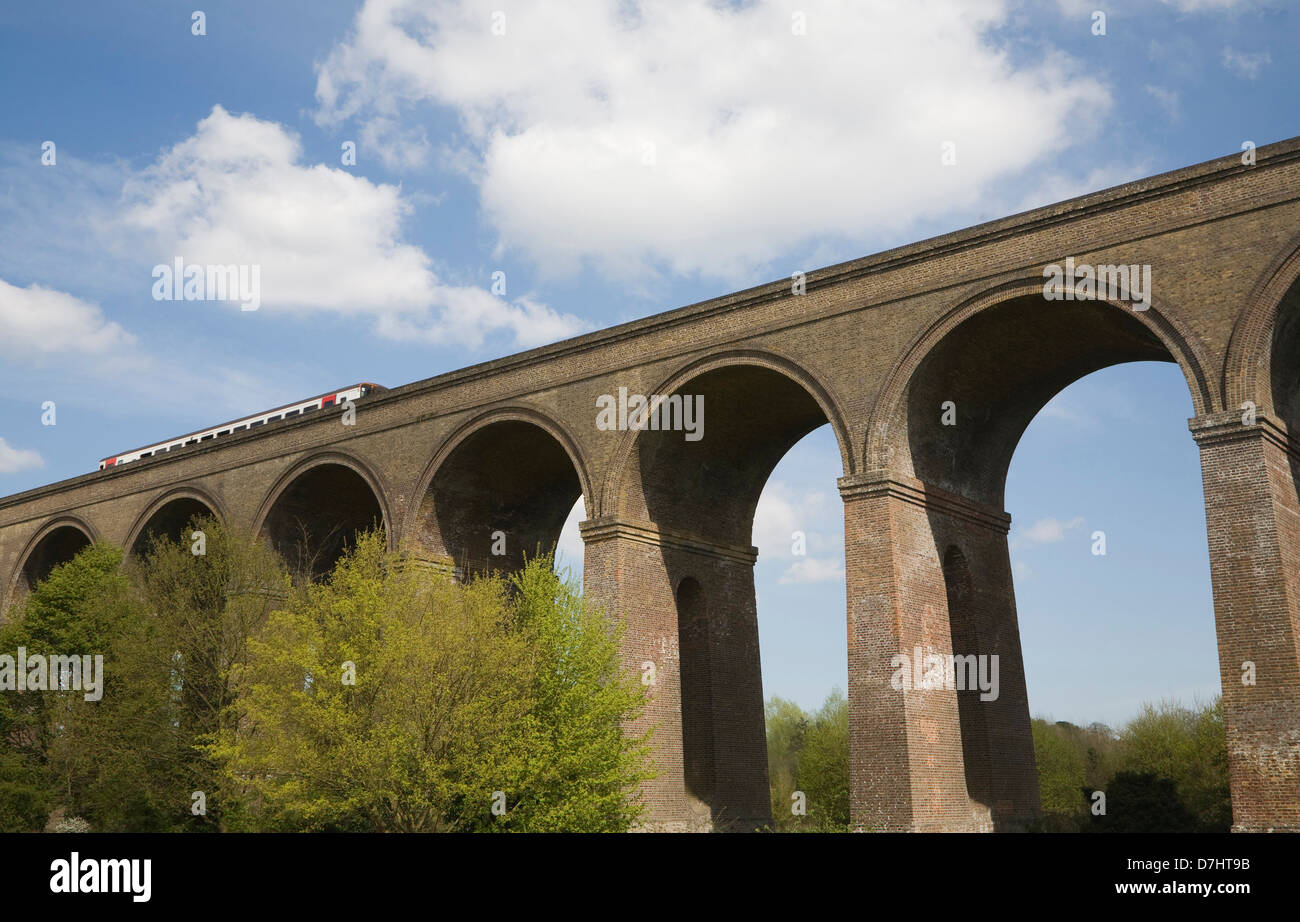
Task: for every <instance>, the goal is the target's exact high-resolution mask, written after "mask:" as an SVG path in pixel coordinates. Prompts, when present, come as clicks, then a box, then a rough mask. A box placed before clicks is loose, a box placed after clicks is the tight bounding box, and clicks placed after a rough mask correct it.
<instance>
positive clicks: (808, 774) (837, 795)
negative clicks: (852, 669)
mask: <svg viewBox="0 0 1300 922" xmlns="http://www.w3.org/2000/svg"><path fill="white" fill-rule="evenodd" d="M799 786H800V788H802V789H803V792H804V793H805V794H806V795H807V796H808V821H807V822H808V825H809V826H810V827H812V828H814V829H816V830H818V831H819V832H847V831H848V830H849V702H848V700H847V699H846V698H845V697H844V693H843V692H841V691H840V690H839V689H838V688H836V689H834V690H832V691H831V693H830V694H829V695H828V696H827V697H826V701H825V702H824V703H823V704H822V706H821V708H820V710H818V711H817V713H816V714H815V715H813V718H812V720H811V721H809V723H808V730H807V733H806V735H805V737H804V745H803V750H802V751H801V752H800V754H799Z"/></svg>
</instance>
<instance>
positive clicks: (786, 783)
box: [764, 698, 808, 831]
mask: <svg viewBox="0 0 1300 922" xmlns="http://www.w3.org/2000/svg"><path fill="white" fill-rule="evenodd" d="M764 711H765V717H766V719H767V773H768V780H769V782H770V785H769V786H770V788H771V792H772V820H773V822H774V824H775V827H776V829H778V830H782V831H787V830H789V829H791V828H793V826H794V823H795V820H796V817H795V816H794V815H793V814H792V813H791V812H790V807H791V798H792V797H793V795H794V792H795V791H796V790H797V789H798V784H797V778H798V775H799V753H800V752H801V751H802V750H803V744H804V735H805V733H807V731H808V715H807V714H805V713H804V710H803V708H801V707H799V705H797V704H795V703H794V702H793V701H787V700H785V699H784V698H769V699H768V701H767V704H766V706H765V707H764Z"/></svg>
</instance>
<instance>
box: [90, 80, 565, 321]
mask: <svg viewBox="0 0 1300 922" xmlns="http://www.w3.org/2000/svg"><path fill="white" fill-rule="evenodd" d="M122 209H123V210H122V214H121V216H120V217H119V218H117V219H116V221H117V223H119V224H120V225H121V226H122V227H125V228H127V229H128V230H130V231H133V232H135V233H138V234H141V235H142V236H143V238H144V239H145V240H146V241H148V242H147V243H146V246H147V247H148V252H149V253H151V254H152V258H153V259H154V260H155V261H156V262H157V263H158V264H162V265H171V264H172V262H173V261H174V260H175V259H176V258H177V257H180V258H181V259H183V260H184V262H185V263H186V264H195V265H223V266H224V265H246V266H257V267H259V273H260V285H261V305H262V308H263V309H271V310H291V311H297V312H315V311H326V312H333V313H340V314H348V315H363V316H364V315H371V316H373V317H375V318H376V328H377V329H378V330H379V332H380V333H382V334H385V335H389V336H395V337H415V338H419V339H423V340H426V341H431V342H455V343H466V344H471V345H477V344H479V343H480V342H481V341H482V338H483V337H484V335H485V334H487V333H490V332H498V331H500V332H505V333H507V334H508V335H512V336H513V338H514V340H515V342H516V344H519V345H536V344H538V343H540V342H547V341H552V340H555V339H560V338H563V337H565V336H569V335H573V334H574V333H576V332H580V331H581V329H582V328H583V325H582V323H581V322H580V321H579V320H578V319H577V318H575V317H572V316H570V315H566V314H560V313H557V312H555V311H553V310H551V309H550V308H549V307H547V306H545V305H543V304H540V303H537V302H536V301H533V300H528V299H516V300H514V301H507V300H504V299H502V298H498V297H496V296H494V295H492V294H490V293H489V292H487V291H485V290H482V289H477V288H473V287H468V286H459V285H454V284H450V283H448V282H446V281H444V280H442V279H440V278H439V277H438V276H437V275H436V273H435V272H434V270H433V267H432V264H431V260H430V258H429V256H428V254H427V253H425V252H424V250H422V249H421V248H420V247H418V246H416V245H414V244H411V243H409V242H407V241H406V240H405V239H404V237H403V230H402V226H403V222H404V221H405V220H406V219H407V217H408V216H409V215H410V213H411V204H410V203H409V202H408V201H407V200H406V199H404V198H403V196H402V192H401V190H400V189H399V188H398V187H397V186H393V185H385V184H381V183H373V182H371V181H370V180H368V179H366V178H365V177H362V176H357V175H355V174H353V173H350V172H348V171H347V170H344V169H341V168H335V167H330V166H326V165H323V164H308V163H304V162H303V161H302V148H301V144H300V142H299V140H298V138H297V137H296V136H295V135H293V134H292V133H290V132H288V131H286V130H285V129H284V127H283V126H281V125H279V124H278V123H275V122H269V121H263V120H260V119H257V118H255V117H253V116H251V115H247V114H245V115H232V114H231V113H229V112H227V111H226V110H225V109H223V108H222V107H221V106H215V107H214V108H213V109H212V112H211V114H210V115H208V116H207V117H206V118H204V119H203V120H202V121H201V122H199V125H198V129H197V131H196V133H195V134H194V135H193V136H192V137H189V138H187V139H185V140H183V141H181V142H180V143H178V144H177V145H175V146H174V147H172V148H171V149H169V150H167V151H165V152H164V153H163V154H162V155H161V156H160V157H159V158H158V160H157V162H156V163H154V164H153V165H152V166H150V167H148V168H146V169H145V170H143V171H141V172H140V173H139V174H137V175H135V176H133V177H131V179H130V180H129V181H128V182H127V183H126V186H125V189H124V190H123V195H122ZM149 281H150V283H151V282H152V280H151V279H150V280H149ZM231 303H232V305H233V303H234V302H231ZM236 309H237V308H236Z"/></svg>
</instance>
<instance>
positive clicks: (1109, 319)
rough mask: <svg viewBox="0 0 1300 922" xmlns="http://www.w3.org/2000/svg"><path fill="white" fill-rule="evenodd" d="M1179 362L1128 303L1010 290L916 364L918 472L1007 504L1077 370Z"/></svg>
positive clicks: (911, 437)
mask: <svg viewBox="0 0 1300 922" xmlns="http://www.w3.org/2000/svg"><path fill="white" fill-rule="evenodd" d="M1141 361H1157V362H1176V361H1177V359H1176V358H1175V357H1174V355H1173V354H1172V353H1171V352H1170V350H1169V347H1168V346H1167V345H1166V344H1165V343H1164V342H1162V341H1161V339H1160V337H1159V336H1157V335H1156V334H1155V333H1154V332H1153V331H1152V329H1151V328H1150V327H1149V326H1147V325H1146V324H1144V323H1143V322H1142V321H1140V320H1138V319H1136V316H1135V312H1134V311H1132V310H1131V309H1129V308H1122V307H1117V306H1115V305H1111V304H1108V303H1106V302H1102V301H1045V300H1044V299H1043V298H1042V296H1041V294H1040V295H1021V296H1018V297H1013V298H1009V299H1007V300H1005V301H1002V302H1000V303H998V304H996V305H994V306H992V307H989V308H987V309H985V310H983V311H980V312H979V313H976V314H975V315H973V316H971V317H969V318H967V319H966V320H965V321H963V322H962V323H961V324H959V325H958V326H957V327H956V328H954V329H953V330H951V331H950V332H949V333H948V334H947V335H946V336H944V337H943V339H942V340H940V341H939V342H938V343H937V344H936V345H935V346H934V347H933V348H932V349H931V350H930V351H929V352H928V353H927V354H926V355H925V357H924V358H923V359H922V360H921V362H920V364H919V365H918V366H917V368H916V371H915V372H914V373H913V375H912V377H911V380H910V382H909V385H908V389H907V396H906V401H905V410H906V425H905V426H904V427H899V428H900V430H901V431H905V432H906V433H907V444H906V446H905V455H906V457H907V458H908V460H909V461H910V466H911V470H912V473H914V474H915V476H916V477H917V478H918V479H920V480H922V481H924V482H926V483H928V484H933V485H935V486H939V487H943V488H945V489H947V490H951V491H952V492H954V493H958V494H961V495H962V496H965V497H967V498H969V499H972V500H976V501H979V502H983V503H986V504H988V505H989V506H993V507H996V508H998V509H1001V508H1002V506H1003V502H1004V491H1005V486H1006V475H1007V469H1008V467H1009V466H1010V463H1011V456H1012V454H1013V453H1014V452H1015V448H1016V445H1017V444H1018V443H1019V441H1020V436H1021V435H1022V434H1023V433H1024V431H1025V429H1026V427H1028V425H1029V423H1030V421H1031V420H1032V419H1033V418H1034V417H1035V416H1036V415H1037V414H1038V412H1039V411H1040V410H1041V409H1042V408H1043V407H1044V406H1045V405H1046V404H1047V402H1048V401H1049V400H1051V399H1052V397H1054V396H1055V395H1056V394H1058V393H1059V392H1060V391H1062V390H1063V389H1064V388H1065V387H1067V386H1068V385H1070V384H1071V383H1073V382H1074V381H1077V380H1078V379H1080V378H1082V377H1084V376H1086V375H1088V374H1091V373H1092V372H1094V371H1098V370H1100V369H1102V368H1107V367H1110V366H1112V365H1118V364H1122V363H1125V362H1141Z"/></svg>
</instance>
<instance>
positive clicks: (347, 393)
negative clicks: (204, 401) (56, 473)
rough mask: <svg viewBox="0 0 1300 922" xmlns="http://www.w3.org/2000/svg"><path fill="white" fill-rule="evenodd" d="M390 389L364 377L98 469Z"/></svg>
mask: <svg viewBox="0 0 1300 922" xmlns="http://www.w3.org/2000/svg"><path fill="white" fill-rule="evenodd" d="M384 390H387V388H385V387H383V386H382V385H379V384H371V383H370V382H368V381H363V382H362V383H360V384H354V385H352V386H351V387H346V388H343V389H342V390H338V391H330V392H329V393H328V394H319V395H317V396H315V397H312V398H309V399H307V400H299V401H298V402H297V403H289V404H285V405H284V406H282V407H276V408H275V409H274V410H266V411H264V412H262V413H258V414H257V415H256V416H245V417H244V418H243V419H235V420H231V421H230V422H228V423H222V424H221V425H219V426H213V427H212V428H210V429H200V430H199V431H198V432H191V433H189V434H188V435H182V436H179V437H178V438H174V439H168V440H167V441H165V442H159V443H158V444H156V445H146V446H145V447H143V448H137V449H134V450H133V451H124V452H122V453H121V454H119V455H113V456H112V457H111V458H105V459H104V460H102V461H100V462H99V469H100V470H101V471H102V470H106V469H107V468H110V467H118V466H120V465H123V464H126V463H127V462H129V461H138V460H140V459H141V458H152V457H153V456H154V455H161V454H164V453H166V452H169V451H175V450H176V449H177V448H184V447H185V446H187V445H197V444H198V443H199V442H207V441H209V440H211V439H219V438H221V437H222V436H225V435H233V434H234V433H236V432H241V431H243V430H245V429H256V428H257V427H258V426H265V425H266V424H267V423H273V422H275V421H276V420H279V419H289V418H291V417H294V416H302V415H303V414H305V413H312V412H315V411H317V410H327V409H329V408H330V407H335V406H342V405H343V403H344V402H345V401H349V400H359V399H361V398H362V397H367V396H369V395H370V394H375V393H378V392H380V391H384Z"/></svg>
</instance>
